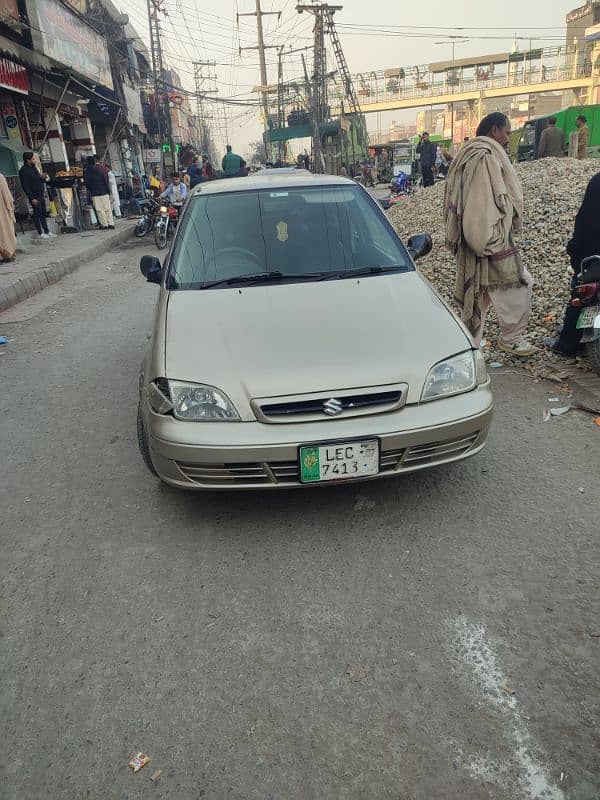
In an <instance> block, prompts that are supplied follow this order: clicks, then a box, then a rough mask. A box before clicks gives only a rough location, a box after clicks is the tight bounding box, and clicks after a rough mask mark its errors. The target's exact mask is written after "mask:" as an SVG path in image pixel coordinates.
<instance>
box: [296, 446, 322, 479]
mask: <svg viewBox="0 0 600 800" xmlns="http://www.w3.org/2000/svg"><path fill="white" fill-rule="evenodd" d="M300 469H301V472H302V480H303V481H318V480H320V478H321V465H320V462H319V448H318V447H303V448H302V449H301V450H300Z"/></svg>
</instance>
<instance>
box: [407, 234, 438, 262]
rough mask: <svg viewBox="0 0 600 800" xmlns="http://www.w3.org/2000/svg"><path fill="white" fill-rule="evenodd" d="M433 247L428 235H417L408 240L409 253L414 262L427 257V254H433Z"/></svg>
mask: <svg viewBox="0 0 600 800" xmlns="http://www.w3.org/2000/svg"><path fill="white" fill-rule="evenodd" d="M432 247H433V242H432V241H431V236H430V235H429V234H428V233H415V234H414V235H413V236H411V237H410V239H409V240H408V252H409V253H410V255H411V258H412V260H413V261H416V260H417V259H419V258H423V256H426V255H427V253H430V252H431V248H432Z"/></svg>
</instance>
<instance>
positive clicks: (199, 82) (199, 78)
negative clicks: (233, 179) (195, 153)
mask: <svg viewBox="0 0 600 800" xmlns="http://www.w3.org/2000/svg"><path fill="white" fill-rule="evenodd" d="M215 66H216V62H215V61H194V62H193V67H194V84H195V87H196V105H197V111H198V117H199V119H200V127H201V138H202V141H201V142H200V147H201V149H202V150H203V151H204V152H206V153H208V152H209V151H210V150H211V149H212V147H211V142H212V136H211V132H210V128H209V125H208V122H209V120H210V121H212V120H213V115H212V113H211V114H209V113H208V112H207V110H206V105H205V103H204V98H205V97H206V95H208V94H216V93H217V91H218V89H217V88H216V75H214V74H211V73H210V69H211V67H215ZM204 67H208V69H209V74H208V75H205V74H204ZM206 81H208V82H209V87H210V85H211V83H213V82H214V83H215V88H214V89H211V88H205V86H204V83H205V82H206ZM210 156H211V159H212V160H213V161H214V153H210Z"/></svg>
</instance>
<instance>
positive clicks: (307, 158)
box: [302, 150, 310, 172]
mask: <svg viewBox="0 0 600 800" xmlns="http://www.w3.org/2000/svg"><path fill="white" fill-rule="evenodd" d="M302 163H303V164H304V169H307V170H308V171H309V172H310V156H309V155H308V153H307V152H306V150H305V151H304V153H303V154H302Z"/></svg>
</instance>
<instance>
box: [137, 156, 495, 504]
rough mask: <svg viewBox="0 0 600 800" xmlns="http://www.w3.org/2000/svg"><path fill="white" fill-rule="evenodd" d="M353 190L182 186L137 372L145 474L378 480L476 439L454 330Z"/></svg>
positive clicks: (478, 427)
mask: <svg viewBox="0 0 600 800" xmlns="http://www.w3.org/2000/svg"><path fill="white" fill-rule="evenodd" d="M430 248H431V239H430V238H429V237H428V236H427V235H425V234H423V235H419V236H414V237H413V238H412V239H411V240H409V242H408V248H406V247H405V246H404V245H403V244H402V242H401V240H400V239H399V237H398V235H397V234H396V232H395V231H394V229H393V227H392V226H391V224H390V223H389V221H388V220H387V219H386V216H385V214H384V212H383V211H382V209H381V208H380V207H379V205H378V204H377V203H376V201H375V200H374V199H373V198H372V197H371V195H370V194H369V193H368V192H367V191H366V190H365V189H363V188H362V187H361V186H358V185H357V184H356V183H355V182H354V181H351V180H348V179H345V178H336V177H332V176H312V175H310V174H308V173H305V172H304V173H303V172H302V171H298V172H297V173H289V174H286V175H283V174H272V173H269V172H268V171H265V172H263V173H260V174H257V175H255V176H253V177H250V178H238V179H229V180H220V181H214V182H210V183H203V184H201V185H200V186H198V187H196V189H194V191H193V192H192V193H191V196H190V198H189V200H188V202H187V205H186V208H185V211H184V213H183V215H182V218H181V221H180V223H179V227H178V230H177V234H176V236H175V239H174V241H173V245H172V247H171V250H170V252H169V254H168V256H167V257H166V260H165V263H164V265H161V263H160V262H159V260H158V259H157V258H155V257H153V256H144V257H143V258H142V261H141V265H140V266H141V270H142V273H143V275H144V276H145V277H146V279H147V280H148V281H150V282H152V283H157V284H159V285H160V294H159V297H158V302H157V305H156V312H155V318H154V328H153V334H152V338H151V342H150V346H149V349H148V353H147V356H146V358H145V360H144V363H143V366H142V373H141V377H140V404H139V414H138V438H139V444H140V450H141V453H142V456H143V458H144V460H145V462H146V465H147V466H148V468H149V469H150V470H151V471H152V472H153V473H154V474H155V475H157V476H158V477H159V478H160V479H161V480H162V481H164V482H165V483H168V484H171V485H172V486H178V487H180V488H184V489H231V488H236V489H253V488H256V487H268V488H273V489H274V488H285V487H293V486H304V487H307V486H314V485H316V484H329V483H341V482H347V481H358V480H367V479H374V478H385V477H389V476H392V475H401V474H403V473H405V472H412V471H414V470H419V469H424V468H425V467H430V466H434V465H437V464H445V463H448V462H451V461H458V460H459V459H462V458H466V457H467V456H471V455H474V454H475V453H477V452H478V451H479V450H481V448H482V447H483V446H484V444H485V440H486V436H487V432H488V428H489V425H490V420H491V417H492V406H493V400H492V393H491V391H490V381H489V378H488V376H487V373H486V369H485V363H484V360H483V357H482V355H481V354H480V352H479V351H478V350H477V349H474V348H473V344H472V341H471V338H470V337H469V334H468V333H467V331H466V329H465V328H464V327H463V326H462V325H461V323H460V322H459V321H458V320H457V319H456V317H455V316H454V315H453V314H452V313H451V311H450V310H449V308H448V307H447V306H446V305H445V304H444V302H443V301H442V300H441V299H440V297H439V296H438V295H437V294H436V293H435V291H434V290H433V289H432V288H431V286H430V285H429V284H428V283H427V282H426V281H425V280H424V278H423V277H421V275H420V274H419V273H418V272H417V271H416V270H415V266H414V261H415V260H416V259H417V258H419V257H420V256H422V255H425V254H426V253H427V252H429V250H430Z"/></svg>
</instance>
